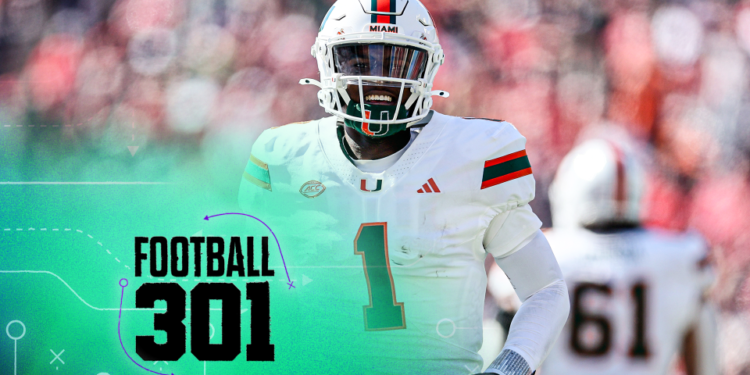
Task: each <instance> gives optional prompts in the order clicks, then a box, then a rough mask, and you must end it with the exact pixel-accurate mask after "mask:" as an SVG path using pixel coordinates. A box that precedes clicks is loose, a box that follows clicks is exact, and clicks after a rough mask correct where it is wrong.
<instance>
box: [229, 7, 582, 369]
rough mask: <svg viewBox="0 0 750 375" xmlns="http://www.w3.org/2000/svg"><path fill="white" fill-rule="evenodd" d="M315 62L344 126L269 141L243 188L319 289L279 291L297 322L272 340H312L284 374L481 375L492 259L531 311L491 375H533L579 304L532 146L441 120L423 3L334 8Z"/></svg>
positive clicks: (484, 127)
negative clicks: (535, 208) (552, 239)
mask: <svg viewBox="0 0 750 375" xmlns="http://www.w3.org/2000/svg"><path fill="white" fill-rule="evenodd" d="M313 55H314V56H315V57H316V58H317V61H318V67H319V70H320V74H321V80H320V81H316V80H312V79H304V80H302V81H301V83H303V84H306V85H314V86H317V87H319V88H320V92H319V93H318V100H319V102H320V104H321V105H322V106H323V107H324V108H325V110H326V111H327V112H328V113H330V114H332V115H333V117H329V118H325V119H322V120H318V121H312V122H308V123H302V124H293V125H288V126H284V127H280V128H276V129H271V130H268V131H266V132H264V133H263V134H262V135H261V136H260V137H259V139H258V140H257V141H256V143H255V145H254V146H253V149H252V156H251V159H250V162H249V163H248V166H247V169H246V171H245V174H244V179H243V181H242V186H241V187H240V203H241V205H242V207H243V209H244V210H245V212H248V213H253V214H255V215H257V216H259V217H263V218H264V220H266V222H267V223H269V225H271V226H272V227H273V228H274V230H275V231H276V235H277V237H278V238H279V239H280V240H281V241H283V242H284V244H285V245H284V246H285V249H286V251H285V253H284V256H285V261H286V263H287V264H289V265H291V266H293V268H292V271H291V272H292V273H294V272H295V271H296V270H301V271H298V272H300V273H297V274H293V275H292V278H295V277H296V278H298V279H300V278H301V279H308V280H314V282H311V283H309V284H307V285H306V286H304V287H300V288H295V289H291V290H290V291H289V293H281V294H280V295H279V296H278V297H276V298H277V300H278V299H281V300H283V302H282V303H284V304H285V306H289V307H290V308H288V309H286V308H285V309H280V311H278V312H274V313H273V314H272V316H273V318H274V321H282V322H284V321H294V325H295V328H294V330H291V328H289V327H288V326H286V325H285V324H283V323H281V324H277V325H280V326H281V327H280V328H278V327H277V328H272V330H273V332H274V335H277V334H278V335H282V336H283V335H285V334H286V335H288V336H290V337H293V336H294V337H295V340H294V341H295V342H297V341H303V342H304V343H302V344H299V345H298V347H296V348H295V354H294V355H289V356H288V357H286V358H285V359H284V361H281V360H280V361H279V362H282V363H281V364H280V366H283V365H284V364H287V365H288V364H290V363H291V364H293V365H291V366H290V367H291V368H294V369H296V370H299V371H300V372H305V373H309V372H311V371H310V364H315V366H316V367H315V370H314V371H312V372H314V373H347V374H356V373H368V374H369V373H385V374H393V373H414V374H472V373H479V372H481V370H482V359H481V357H480V356H479V355H478V350H479V349H480V347H481V345H482V307H483V300H484V292H485V286H486V281H487V280H486V275H485V272H484V266H483V265H484V259H485V257H486V256H487V255H488V254H489V255H491V256H493V257H494V258H495V259H496V260H497V262H498V264H499V265H500V266H501V267H502V268H503V269H504V270H505V272H506V273H507V274H508V275H509V276H510V277H511V278H512V279H513V281H514V283H515V286H516V288H517V293H518V295H519V298H521V299H522V300H524V301H525V303H524V304H523V306H522V307H521V310H520V311H519V313H518V315H517V316H516V322H514V325H513V327H512V328H511V332H510V335H509V337H508V340H507V342H506V345H505V348H504V350H503V352H501V354H500V356H499V357H498V359H497V360H496V361H495V362H494V363H493V365H492V366H490V368H489V369H488V370H487V372H489V373H495V374H505V375H529V374H531V373H532V372H533V371H534V370H535V369H536V368H538V366H539V365H540V364H541V363H542V361H543V359H544V357H545V356H546V353H547V352H548V350H549V348H550V347H551V345H552V343H553V342H554V340H555V339H556V337H557V336H558V335H559V333H560V330H561V329H562V326H563V324H564V322H565V320H566V318H567V316H568V313H569V300H568V298H567V290H566V287H565V283H564V281H563V280H562V274H561V272H560V269H559V267H558V265H557V262H556V260H555V258H554V255H553V254H552V251H551V249H550V248H549V244H548V243H547V241H546V239H545V237H544V235H543V234H542V233H541V231H540V230H539V228H540V227H541V222H540V221H539V219H538V218H537V217H536V215H535V214H534V213H533V212H532V211H531V209H530V208H529V206H528V203H529V202H530V201H531V200H532V199H533V198H534V178H533V176H532V171H531V165H530V164H529V160H528V157H527V156H526V151H525V145H526V140H525V138H523V137H522V136H521V135H520V134H519V133H518V131H517V130H516V129H515V128H514V127H513V126H512V125H511V124H509V123H507V122H502V121H488V120H479V119H462V118H456V117H450V116H445V115H442V114H439V113H436V112H434V111H432V110H431V106H432V98H433V97H435V96H438V97H448V93H446V92H443V91H433V90H432V83H433V80H434V78H435V75H436V74H437V71H438V68H439V67H440V65H441V64H442V63H443V61H444V54H443V51H442V48H441V47H440V44H439V41H438V36H437V30H436V28H435V25H434V21H433V20H432V17H431V16H430V14H429V12H428V11H427V9H426V8H425V7H424V6H423V5H422V4H421V3H420V2H419V1H418V0H340V1H338V2H336V3H335V4H334V5H333V7H332V8H331V10H330V11H329V12H328V14H327V15H326V17H325V20H324V21H323V24H322V26H321V29H320V35H319V36H318V38H317V41H316V44H315V45H314V46H313ZM301 272H304V274H301ZM272 305H273V303H272ZM279 330H281V332H279ZM284 330H288V331H284ZM277 342H278V341H277ZM279 345H280V346H283V345H287V343H286V341H281V343H280V344H279Z"/></svg>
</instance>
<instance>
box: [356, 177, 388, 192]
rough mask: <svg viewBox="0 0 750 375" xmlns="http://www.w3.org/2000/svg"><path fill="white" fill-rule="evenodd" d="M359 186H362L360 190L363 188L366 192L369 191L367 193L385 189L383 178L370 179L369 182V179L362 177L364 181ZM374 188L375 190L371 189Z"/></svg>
mask: <svg viewBox="0 0 750 375" xmlns="http://www.w3.org/2000/svg"><path fill="white" fill-rule="evenodd" d="M373 185H375V186H373ZM359 186H360V190H362V191H364V192H367V193H376V192H378V191H381V190H383V180H377V182H375V181H370V182H369V183H368V182H367V180H365V179H362V182H361V183H360V185H359ZM372 188H374V189H375V190H370V189H372Z"/></svg>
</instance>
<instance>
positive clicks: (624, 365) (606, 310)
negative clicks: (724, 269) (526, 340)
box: [542, 229, 711, 375]
mask: <svg viewBox="0 0 750 375" xmlns="http://www.w3.org/2000/svg"><path fill="white" fill-rule="evenodd" d="M547 238H548V240H549V242H550V244H551V246H552V249H553V250H554V252H555V256H556V257H557V259H558V262H559V263H560V268H561V269H562V271H563V274H564V275H565V280H566V282H567V284H568V290H569V291H570V298H571V312H570V317H569V318H568V322H567V324H566V326H565V329H564V330H563V333H562V334H561V335H560V338H559V339H558V340H557V343H556V344H555V346H554V348H553V349H552V351H551V352H550V354H549V356H548V357H547V359H546V360H545V362H544V364H543V365H542V366H543V367H542V370H543V371H542V374H543V375H557V374H560V375H563V374H564V375H569V374H576V375H588V374H591V375H594V374H596V375H609V374H611V375H647V374H648V375H657V374H659V375H663V374H666V373H667V371H668V368H669V365H670V361H671V360H672V358H673V356H674V355H675V353H677V351H678V350H679V349H680V347H681V345H682V342H683V336H684V334H685V333H686V331H687V330H688V329H689V328H690V326H692V325H693V324H694V323H695V322H696V320H697V319H698V313H699V311H700V306H701V303H702V297H703V292H704V290H705V289H706V288H707V287H708V286H709V285H710V283H711V274H710V269H709V268H708V267H707V265H706V262H705V259H706V246H705V243H704V242H703V240H702V238H701V237H700V236H698V235H695V234H668V233H663V232H656V231H647V230H641V229H638V230H628V231H624V232H617V233H613V234H597V233H594V232H590V231H586V230H582V229H581V230H571V231H555V230H553V231H551V232H549V233H547Z"/></svg>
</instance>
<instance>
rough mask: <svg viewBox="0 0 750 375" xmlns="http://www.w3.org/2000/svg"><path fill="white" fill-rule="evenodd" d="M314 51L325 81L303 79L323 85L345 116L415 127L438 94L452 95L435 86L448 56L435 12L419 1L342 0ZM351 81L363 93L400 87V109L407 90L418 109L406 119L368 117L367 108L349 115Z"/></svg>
mask: <svg viewBox="0 0 750 375" xmlns="http://www.w3.org/2000/svg"><path fill="white" fill-rule="evenodd" d="M312 55H313V57H315V58H316V59H317V61H318V70H319V71H320V82H319V81H316V80H314V79H303V80H301V81H300V83H301V84H303V85H314V86H317V87H319V88H320V89H321V90H320V91H319V92H318V100H319V103H320V105H321V106H322V107H323V108H325V110H326V112H328V113H330V114H332V115H335V116H338V117H339V118H342V119H348V120H351V121H358V122H359V121H361V122H362V123H365V122H367V123H371V124H381V125H383V124H384V125H391V124H407V126H410V125H413V124H415V123H417V122H418V121H419V120H421V119H423V118H425V117H426V116H427V115H428V113H429V110H430V108H431V107H432V97H433V96H438V97H444V98H447V97H448V96H449V94H448V93H447V92H445V91H432V85H433V81H434V80H435V76H436V75H437V72H438V68H439V67H440V65H442V64H443V63H444V62H445V55H444V54H443V49H442V48H441V47H440V43H439V42H438V35H437V30H436V29H435V23H434V21H433V19H432V16H431V15H430V13H429V12H428V11H427V8H425V7H424V5H422V3H421V2H420V1H419V0H339V1H337V2H336V3H335V4H334V5H333V6H332V7H331V9H330V10H329V11H328V14H327V15H326V17H325V19H324V20H323V24H322V25H321V27H320V33H319V34H318V38H317V39H316V42H315V45H314V46H313V47H312ZM363 56H369V59H367V58H363ZM368 60H369V61H368ZM350 61H355V63H351V62H350ZM356 61H359V62H356ZM349 85H357V86H359V97H360V98H364V95H363V86H365V85H371V86H381V87H382V86H390V87H400V88H401V91H400V94H399V99H398V101H397V103H398V104H397V109H396V112H395V113H396V114H398V113H399V109H401V102H402V99H403V98H405V95H409V97H408V100H407V101H406V103H405V107H406V109H407V110H409V109H411V108H412V107H415V108H414V111H413V112H412V114H411V116H407V117H408V118H405V119H397V118H395V117H396V116H394V118H392V119H388V118H381V119H368V118H365V113H364V112H365V111H362V117H361V118H360V117H354V116H350V115H347V114H346V111H345V109H344V106H345V105H347V104H349V102H350V101H351V97H350V96H349V95H348V94H347V92H346V89H347V87H348V86H349ZM342 100H343V101H344V103H342Z"/></svg>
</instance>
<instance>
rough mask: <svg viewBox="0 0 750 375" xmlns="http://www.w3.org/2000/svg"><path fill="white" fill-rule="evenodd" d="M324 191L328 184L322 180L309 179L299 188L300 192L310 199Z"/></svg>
mask: <svg viewBox="0 0 750 375" xmlns="http://www.w3.org/2000/svg"><path fill="white" fill-rule="evenodd" d="M324 191H326V186H325V185H323V183H322V182H320V181H315V180H312V181H307V182H305V184H304V185H302V187H301V188H299V192H300V194H302V195H304V196H306V197H308V198H310V199H312V198H317V197H319V196H320V195H321V194H323V192H324Z"/></svg>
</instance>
